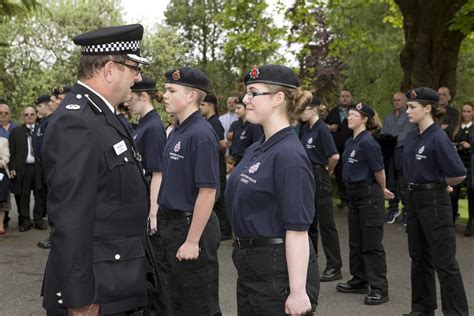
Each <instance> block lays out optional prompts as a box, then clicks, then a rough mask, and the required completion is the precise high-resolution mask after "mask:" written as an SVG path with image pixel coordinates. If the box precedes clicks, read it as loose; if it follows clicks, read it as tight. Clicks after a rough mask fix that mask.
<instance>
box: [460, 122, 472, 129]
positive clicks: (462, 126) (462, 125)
mask: <svg viewBox="0 0 474 316" xmlns="http://www.w3.org/2000/svg"><path fill="white" fill-rule="evenodd" d="M471 125H472V122H469V123H467V124H464V123H462V124H461V128H469V127H471Z"/></svg>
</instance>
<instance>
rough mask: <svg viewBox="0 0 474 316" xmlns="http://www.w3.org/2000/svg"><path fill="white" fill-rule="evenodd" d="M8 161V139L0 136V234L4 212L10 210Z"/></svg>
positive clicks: (2, 230) (1, 233)
mask: <svg viewBox="0 0 474 316" xmlns="http://www.w3.org/2000/svg"><path fill="white" fill-rule="evenodd" d="M9 161H10V150H9V148H8V139H6V138H5V137H0V235H4V234H5V226H4V225H3V219H4V216H5V212H8V211H9V210H10V181H9V177H10V176H9V172H8V162H9Z"/></svg>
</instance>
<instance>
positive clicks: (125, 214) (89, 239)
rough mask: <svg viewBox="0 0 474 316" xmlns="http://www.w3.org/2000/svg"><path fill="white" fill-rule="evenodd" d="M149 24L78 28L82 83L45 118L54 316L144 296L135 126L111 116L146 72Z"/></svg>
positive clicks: (125, 304)
mask: <svg viewBox="0 0 474 316" xmlns="http://www.w3.org/2000/svg"><path fill="white" fill-rule="evenodd" d="M142 36H143V26H141V25H140V24H132V25H124V26H115V27H106V28H102V29H98V30H94V31H91V32H88V33H84V34H81V35H79V36H77V37H75V38H74V43H75V44H77V45H80V46H81V53H82V56H81V58H80V60H79V67H78V79H79V80H78V81H77V83H76V84H75V85H74V86H73V87H72V88H71V92H70V93H69V94H67V95H66V97H65V99H64V100H63V102H62V103H61V104H60V106H59V107H58V109H57V110H56V111H55V112H54V115H53V116H52V117H51V119H50V121H49V123H48V129H47V130H46V135H45V139H44V142H43V166H44V169H45V174H46V182H47V186H48V189H49V194H48V218H49V222H50V225H51V250H50V253H49V257H48V261H47V263H46V268H45V277H44V283H43V296H44V299H43V307H44V308H45V309H46V311H47V313H48V315H97V316H98V315H99V313H100V315H127V314H128V312H129V311H133V310H136V309H137V308H140V307H142V306H144V305H146V302H147V288H149V286H150V285H149V284H148V281H152V282H153V285H155V286H157V285H158V284H159V283H157V282H158V281H157V280H156V279H155V278H154V277H153V276H154V274H153V273H152V267H151V266H150V264H149V262H150V261H152V259H153V257H152V255H151V253H150V252H149V247H148V243H147V217H148V210H149V202H150V199H149V194H148V188H147V184H146V181H145V178H144V176H143V173H142V167H141V163H140V156H139V155H138V154H136V149H135V148H134V145H133V139H132V137H131V135H130V133H129V132H128V131H127V130H126V129H125V128H124V126H123V125H122V124H121V123H120V121H119V119H118V117H117V115H115V111H116V107H117V106H118V104H119V103H121V102H124V101H126V100H128V99H129V98H130V92H131V90H130V87H131V86H133V85H134V84H135V83H136V82H139V81H140V80H141V76H140V64H142V63H147V60H146V59H144V58H142V57H140V41H141V39H142Z"/></svg>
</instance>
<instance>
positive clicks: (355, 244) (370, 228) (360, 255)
mask: <svg viewBox="0 0 474 316" xmlns="http://www.w3.org/2000/svg"><path fill="white" fill-rule="evenodd" d="M374 116H375V112H374V110H373V109H372V108H371V107H370V106H368V105H367V104H363V103H358V104H356V105H351V106H350V107H349V113H348V114H347V117H348V127H349V128H350V129H351V130H353V131H354V134H353V136H352V137H351V138H350V139H348V140H347V142H346V146H345V149H344V154H343V155H342V159H341V160H342V163H343V169H342V170H343V173H342V177H343V180H344V183H345V184H346V188H347V194H348V197H349V213H348V222H349V248H350V258H349V263H350V272H351V274H352V279H350V280H349V281H348V282H346V283H339V284H338V285H337V286H336V290H337V291H339V292H342V293H361V294H367V295H366V296H365V298H364V303H365V304H367V305H379V304H383V303H386V302H388V301H389V296H388V281H387V262H386V259H385V250H384V247H383V244H382V240H383V224H384V209H385V207H384V198H393V193H391V192H390V191H389V190H387V189H386V187H385V171H384V165H383V156H382V150H381V148H380V145H379V144H378V142H377V141H376V140H375V139H374V138H373V137H372V135H371V134H370V132H369V131H370V130H374V129H376V128H377V127H378V126H377V124H376V123H375V121H374Z"/></svg>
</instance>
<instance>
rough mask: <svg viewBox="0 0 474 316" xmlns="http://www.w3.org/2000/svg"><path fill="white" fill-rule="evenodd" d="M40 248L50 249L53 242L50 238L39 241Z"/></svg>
mask: <svg viewBox="0 0 474 316" xmlns="http://www.w3.org/2000/svg"><path fill="white" fill-rule="evenodd" d="M37 246H38V247H40V248H42V249H49V248H51V241H50V240H49V237H48V238H47V239H45V240H43V241H39V242H38V244H37Z"/></svg>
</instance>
